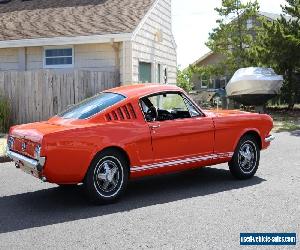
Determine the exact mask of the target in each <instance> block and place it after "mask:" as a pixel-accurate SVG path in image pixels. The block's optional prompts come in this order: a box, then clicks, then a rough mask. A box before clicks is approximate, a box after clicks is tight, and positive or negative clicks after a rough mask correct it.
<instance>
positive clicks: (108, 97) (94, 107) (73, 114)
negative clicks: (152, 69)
mask: <svg viewBox="0 0 300 250" xmlns="http://www.w3.org/2000/svg"><path fill="white" fill-rule="evenodd" d="M124 99H125V97H124V96H123V95H119V94H115V93H100V94H99V95H96V96H94V97H91V98H89V99H86V100H84V101H83V102H81V103H78V104H76V105H74V106H72V107H71V108H69V109H67V110H66V111H64V112H62V113H61V114H59V115H58V116H60V117H62V118H66V119H87V118H89V117H91V116H93V115H95V114H97V113H99V112H101V111H102V110H104V109H106V108H107V107H110V106H112V105H114V104H116V103H118V102H120V101H122V100H124Z"/></svg>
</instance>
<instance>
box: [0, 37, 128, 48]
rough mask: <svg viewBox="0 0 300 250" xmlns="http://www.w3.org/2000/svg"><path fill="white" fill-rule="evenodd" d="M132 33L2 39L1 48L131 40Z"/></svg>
mask: <svg viewBox="0 0 300 250" xmlns="http://www.w3.org/2000/svg"><path fill="white" fill-rule="evenodd" d="M131 38H132V33H121V34H107V35H91V36H76V37H51V38H36V39H21V40H6V41H0V48H1V49H2V48H19V47H33V46H60V45H66V44H72V45H75V44H92V43H110V42H111V41H112V40H113V41H114V42H124V41H130V40H131Z"/></svg>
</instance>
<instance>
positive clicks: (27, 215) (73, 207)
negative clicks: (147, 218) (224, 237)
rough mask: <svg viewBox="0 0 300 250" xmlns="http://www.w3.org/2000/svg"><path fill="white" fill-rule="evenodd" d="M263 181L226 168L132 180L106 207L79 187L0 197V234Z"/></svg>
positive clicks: (207, 193)
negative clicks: (242, 177) (236, 174)
mask: <svg viewBox="0 0 300 250" xmlns="http://www.w3.org/2000/svg"><path fill="white" fill-rule="evenodd" d="M263 181H265V180H264V179H262V178H259V177H253V178H252V179H250V180H245V181H238V180H235V179H233V177H231V175H230V173H229V171H227V170H224V169H216V168H203V169H198V170H192V171H188V172H184V173H176V174H171V175H164V176H156V177H148V178H144V179H140V180H135V181H131V182H130V183H129V187H128V190H127V192H126V193H125V195H124V196H123V197H122V199H121V200H120V201H119V202H118V203H115V204H112V205H106V206H93V205H90V204H89V203H88V202H87V201H86V200H85V198H84V195H83V192H82V188H81V187H80V186H79V187H78V188H75V189H72V190H61V189H59V188H50V189H45V190H39V191H35V192H29V193H23V194H17V195H12V196H6V197H2V198H0V211H1V214H0V233H6V232H12V231H17V230H22V229H28V228H33V227H41V226H47V225H52V224H57V223H63V222H68V221H75V220H79V219H87V218H93V217H98V216H102V215H107V214H113V213H118V212H123V211H129V210H133V209H137V208H141V207H147V206H151V205H155V204H164V203H168V202H172V201H178V200H183V199H188V198H192V197H200V196H206V195H209V194H214V193H219V192H224V191H229V190H233V189H240V188H245V187H250V186H253V185H258V184H260V183H261V182H263Z"/></svg>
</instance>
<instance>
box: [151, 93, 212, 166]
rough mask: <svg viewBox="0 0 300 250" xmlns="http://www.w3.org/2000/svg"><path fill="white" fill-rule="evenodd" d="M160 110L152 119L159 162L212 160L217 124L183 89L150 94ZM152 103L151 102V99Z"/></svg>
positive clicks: (201, 162) (152, 133)
mask: <svg viewBox="0 0 300 250" xmlns="http://www.w3.org/2000/svg"><path fill="white" fill-rule="evenodd" d="M148 101H150V102H151V103H152V104H153V106H154V107H155V108H156V109H157V110H158V117H157V119H156V120H154V121H149V120H148V126H149V129H150V132H151V137H152V147H153V156H154V162H155V163H162V164H165V165H166V166H168V164H169V165H173V164H174V165H176V164H177V163H178V164H180V165H182V164H189V163H195V162H196V163H197V164H199V166H200V165H201V164H202V165H207V164H209V162H210V160H211V158H210V157H211V156H212V154H213V150H214V124H213V120H212V118H210V117H206V116H205V115H204V114H202V113H201V111H200V110H198V109H197V108H196V106H195V105H194V104H193V103H192V102H191V101H190V100H189V99H188V98H187V97H186V96H185V95H183V94H182V93H180V92H171V93H160V94H156V95H153V96H150V97H148ZM148 103H149V102H148Z"/></svg>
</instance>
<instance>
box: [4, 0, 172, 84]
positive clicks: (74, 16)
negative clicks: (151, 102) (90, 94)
mask: <svg viewBox="0 0 300 250" xmlns="http://www.w3.org/2000/svg"><path fill="white" fill-rule="evenodd" d="M176 67H177V58H176V44H175V41H174V37H173V34H172V22H171V0H139V1H136V0H81V1H78V0H68V1H66V0H47V1H46V0H29V1H28V0H26V1H24V0H11V1H2V3H1V4H0V71H33V70H40V69H57V70H70V69H83V70H90V71H109V72H112V71H117V72H119V73H120V82H121V84H131V83H138V82H160V83H169V84H174V83H176Z"/></svg>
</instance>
